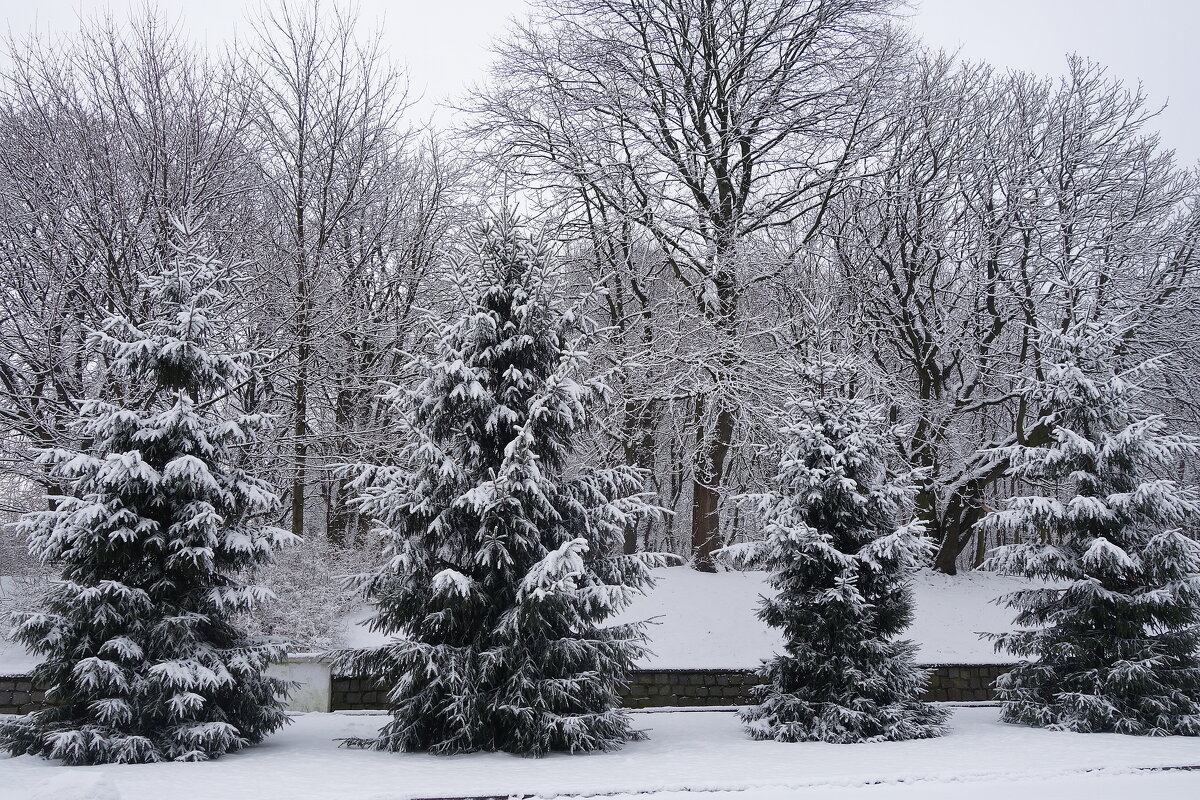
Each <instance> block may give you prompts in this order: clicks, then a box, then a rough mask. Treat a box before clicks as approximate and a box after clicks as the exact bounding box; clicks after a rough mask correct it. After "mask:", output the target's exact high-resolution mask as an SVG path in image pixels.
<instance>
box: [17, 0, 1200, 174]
mask: <svg viewBox="0 0 1200 800" xmlns="http://www.w3.org/2000/svg"><path fill="white" fill-rule="evenodd" d="M140 5H141V2H140V0H136V2H126V0H114V1H113V2H102V1H98V0H91V1H90V2H88V1H85V0H0V16H2V17H4V18H6V21H7V26H8V29H9V31H10V32H11V33H13V34H15V35H17V36H18V37H20V36H22V35H24V34H25V33H27V32H28V31H29V30H31V29H32V28H33V27H34V26H36V27H37V28H38V29H39V30H40V31H42V32H46V31H50V32H52V33H55V34H61V33H67V32H69V31H70V30H71V29H72V28H74V27H75V26H76V25H77V21H78V19H79V17H80V16H81V15H82V16H85V17H88V16H92V15H94V14H95V13H97V12H99V11H103V10H104V9H105V8H110V7H111V8H112V9H113V10H114V12H115V13H116V14H117V15H118V16H123V15H124V14H126V13H127V10H128V9H129V8H130V7H140ZM157 6H158V7H159V8H161V9H163V10H164V11H165V12H166V13H167V15H168V16H169V17H170V18H171V19H182V20H183V22H184V23H185V25H186V26H187V29H188V31H189V33H190V34H191V35H193V36H194V37H195V38H196V39H198V40H201V41H205V42H207V43H208V44H209V45H212V46H218V47H219V46H221V45H223V44H224V43H226V42H229V41H231V40H232V39H233V37H235V36H237V35H239V33H240V34H242V35H244V33H245V31H246V24H245V19H246V16H247V13H248V12H250V11H252V10H253V9H256V8H258V7H259V4H258V2H257V0H159V2H157ZM913 6H914V9H913V12H912V16H911V23H910V24H911V25H912V27H913V28H914V30H915V31H916V32H917V33H918V34H919V35H920V36H921V37H923V38H924V39H925V40H926V41H927V42H929V43H930V44H932V45H934V46H937V47H944V48H947V49H951V50H960V51H961V53H962V55H963V56H964V57H966V58H969V59H972V60H983V61H988V62H990V63H992V64H994V65H996V66H998V67H1002V68H1014V69H1025V70H1032V71H1034V72H1038V73H1050V74H1058V73H1061V72H1062V71H1063V67H1064V60H1065V55H1066V54H1067V53H1069V52H1076V53H1079V54H1080V55H1083V56H1087V57H1090V58H1092V59H1094V60H1096V61H1098V62H1100V63H1102V64H1105V65H1107V66H1108V67H1109V68H1110V69H1111V71H1112V73H1113V74H1114V75H1117V76H1119V77H1121V78H1122V79H1125V80H1128V81H1130V82H1134V81H1138V80H1141V81H1142V83H1143V84H1144V85H1145V88H1146V90H1147V92H1148V93H1149V95H1150V97H1151V99H1152V100H1153V101H1154V102H1155V103H1159V104H1161V103H1165V102H1168V101H1169V107H1168V108H1167V110H1166V111H1165V112H1164V113H1163V115H1162V116H1161V117H1160V118H1159V126H1160V128H1161V130H1162V133H1163V139H1164V142H1165V143H1166V144H1167V145H1168V146H1170V147H1174V148H1175V149H1176V150H1177V151H1178V152H1179V155H1180V157H1181V158H1182V159H1184V160H1186V161H1192V160H1195V159H1198V158H1200V140H1198V137H1197V131H1198V130H1200V42H1197V34H1198V33H1200V0H988V1H987V2H984V1H983V0H918V1H917V2H914V3H913ZM359 7H360V8H361V18H362V21H363V22H364V23H365V24H367V25H373V24H376V23H377V22H382V25H383V29H384V40H385V42H386V43H387V45H388V47H389V48H390V50H391V52H392V54H393V55H394V56H395V57H397V58H398V59H399V60H401V61H402V62H404V63H406V64H407V65H408V67H409V71H410V77H411V81H412V86H413V88H414V89H415V90H417V91H418V92H424V94H425V96H426V98H427V101H428V102H429V103H432V102H436V101H439V100H444V99H447V98H452V97H453V96H454V95H456V94H458V93H460V92H461V90H462V88H463V87H464V86H465V85H467V84H470V83H471V82H473V81H476V80H479V79H480V78H481V77H482V76H483V75H484V74H485V72H486V68H487V64H488V60H489V58H490V55H489V52H488V42H489V41H490V39H491V38H492V37H494V36H496V35H498V34H500V33H501V32H503V30H504V27H505V24H506V20H507V19H508V18H509V17H510V16H512V15H515V14H522V13H524V10H525V9H526V7H527V4H526V0H360V2H359Z"/></svg>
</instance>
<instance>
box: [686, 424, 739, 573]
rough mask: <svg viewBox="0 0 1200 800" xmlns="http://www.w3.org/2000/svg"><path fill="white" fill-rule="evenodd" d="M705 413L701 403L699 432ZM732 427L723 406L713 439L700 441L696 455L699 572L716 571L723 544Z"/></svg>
mask: <svg viewBox="0 0 1200 800" xmlns="http://www.w3.org/2000/svg"><path fill="white" fill-rule="evenodd" d="M702 413H703V403H698V404H697V415H696V416H697V420H696V422H697V429H698V430H699V429H700V427H701V422H700V417H701V415H702ZM733 426H734V417H733V412H732V411H730V410H729V409H728V408H725V407H723V406H722V407H720V408H718V409H717V418H716V421H715V426H714V430H713V435H712V437H711V438H709V439H708V440H707V441H701V445H700V447H699V448H697V451H696V463H695V475H694V477H693V482H692V568H693V569H695V570H698V571H700V572H716V571H717V567H716V563H715V562H714V561H713V551H714V550H716V549H717V548H718V547H719V546H720V544H721V507H720V500H721V492H720V488H721V479H722V477H723V475H724V473H725V460H726V457H727V456H728V455H729V448H730V444H731V443H732V440H733Z"/></svg>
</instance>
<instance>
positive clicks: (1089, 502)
mask: <svg viewBox="0 0 1200 800" xmlns="http://www.w3.org/2000/svg"><path fill="white" fill-rule="evenodd" d="M1123 334H1124V330H1123V328H1122V324H1121V323H1120V322H1119V321H1117V322H1111V323H1107V324H1081V325H1076V326H1075V327H1073V328H1072V329H1071V330H1070V331H1068V332H1067V333H1066V334H1058V335H1050V336H1049V337H1048V338H1049V341H1048V348H1053V349H1051V350H1050V352H1054V351H1055V350H1057V352H1059V353H1060V354H1061V357H1060V358H1059V359H1058V363H1056V364H1054V365H1053V366H1052V367H1051V368H1050V369H1048V370H1047V372H1046V375H1045V379H1044V380H1043V381H1042V382H1040V383H1038V384H1036V385H1034V386H1032V387H1031V388H1030V390H1029V392H1028V394H1029V401H1030V402H1031V404H1034V407H1040V408H1043V409H1045V413H1044V416H1043V417H1042V419H1041V424H1042V425H1043V426H1044V427H1046V428H1048V429H1050V430H1051V431H1052V434H1051V437H1050V441H1049V443H1048V444H1046V445H1045V446H1029V445H1018V446H1014V447H1010V448H1004V449H1003V450H1001V451H999V452H1001V453H1002V454H1003V455H1005V456H1007V457H1008V458H1009V459H1010V461H1011V463H1012V467H1011V474H1012V475H1014V476H1016V477H1018V478H1020V479H1021V480H1023V481H1025V482H1027V483H1029V484H1032V485H1034V486H1035V487H1036V488H1037V489H1038V490H1040V493H1039V494H1034V495H1030V496H1026V497H1017V498H1014V499H1012V500H1010V501H1009V503H1008V505H1007V508H1006V509H1004V510H1003V511H999V512H997V513H994V514H990V515H988V516H987V517H985V518H984V519H983V520H982V521H981V523H980V524H981V526H982V531H983V532H984V533H986V532H988V531H992V532H997V533H1002V534H1003V535H1005V536H1006V537H1011V540H1012V541H1018V542H1022V543H1020V544H1015V545H1009V546H1005V547H1000V548H997V549H996V551H995V552H994V553H993V554H992V556H991V557H990V558H989V560H988V561H987V562H986V563H985V567H986V568H990V569H993V570H997V571H1000V572H1004V573H1007V574H1012V575H1021V576H1024V577H1028V578H1036V579H1043V580H1046V581H1048V582H1050V585H1048V586H1044V587H1040V588H1031V589H1027V590H1024V591H1019V592H1014V593H1012V594H1010V595H1007V596H1006V597H1005V598H1003V600H1004V601H1005V602H1006V603H1007V605H1008V606H1010V607H1011V608H1013V609H1016V610H1017V612H1018V613H1017V616H1016V620H1015V622H1016V625H1018V626H1020V628H1022V629H1021V630H1015V631H1012V632H1009V633H1005V634H1002V635H994V636H993V638H994V639H995V641H996V647H997V649H998V650H1006V651H1008V652H1009V653H1012V654H1014V655H1017V656H1020V657H1022V658H1024V659H1028V660H1023V661H1021V662H1020V663H1019V664H1018V666H1017V667H1016V668H1015V669H1014V670H1012V671H1011V672H1009V673H1007V674H1006V675H1003V676H1001V678H1000V679H999V680H998V681H997V683H996V688H997V693H998V694H999V696H1000V698H1001V699H1002V700H1003V701H1004V706H1003V711H1002V718H1003V719H1004V720H1005V721H1007V722H1015V723H1024V724H1027V725H1034V726H1038V727H1046V728H1051V729H1055V730H1071V731H1078V732H1096V731H1108V732H1117V733H1128V734H1147V735H1167V734H1181V735H1188V736H1196V735H1200V544H1198V543H1197V542H1196V541H1194V540H1192V539H1189V538H1188V537H1187V536H1185V535H1184V534H1183V533H1182V532H1181V531H1180V530H1179V527H1180V526H1188V527H1190V528H1191V529H1192V530H1194V529H1195V524H1196V520H1197V513H1198V512H1200V505H1198V503H1197V494H1196V491H1195V490H1194V488H1193V487H1185V486H1181V485H1179V484H1178V483H1176V482H1174V481H1171V480H1166V479H1162V478H1158V477H1155V472H1156V471H1161V470H1163V469H1164V468H1166V469H1170V468H1171V467H1172V466H1173V465H1175V464H1177V463H1178V459H1179V458H1180V457H1181V456H1190V455H1194V454H1195V453H1196V452H1197V440H1195V439H1193V438H1191V437H1188V436H1182V435H1179V434H1173V433H1170V432H1168V431H1167V430H1166V426H1165V423H1164V420H1163V418H1162V417H1161V416H1159V415H1155V414H1149V413H1147V412H1146V411H1145V409H1144V408H1143V407H1142V406H1141V405H1140V398H1141V397H1142V395H1143V390H1142V388H1141V387H1140V386H1139V380H1140V378H1141V377H1142V376H1144V375H1145V374H1146V373H1147V372H1148V371H1150V370H1153V369H1155V368H1156V367H1157V362H1156V361H1147V362H1143V363H1141V364H1139V365H1137V366H1136V367H1134V368H1133V369H1130V370H1127V371H1121V370H1120V368H1119V367H1117V366H1116V365H1118V364H1120V362H1121V358H1120V348H1121V342H1122V340H1123V338H1124V336H1123Z"/></svg>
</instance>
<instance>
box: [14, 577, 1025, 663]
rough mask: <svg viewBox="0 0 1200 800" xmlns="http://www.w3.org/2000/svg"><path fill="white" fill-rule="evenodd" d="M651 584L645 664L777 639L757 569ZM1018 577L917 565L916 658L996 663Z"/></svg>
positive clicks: (632, 612)
mask: <svg viewBox="0 0 1200 800" xmlns="http://www.w3.org/2000/svg"><path fill="white" fill-rule="evenodd" d="M656 574H657V578H658V585H657V586H656V587H655V589H654V590H653V591H652V592H651V593H650V594H649V595H648V596H646V597H641V598H638V600H637V601H636V602H635V603H634V604H633V606H632V607H631V608H630V609H629V610H627V611H626V612H625V613H624V614H623V615H622V616H621V617H620V620H621V621H626V620H634V619H644V620H651V621H652V622H653V623H654V624H652V625H651V627H650V630H649V634H650V646H651V648H652V649H653V651H654V655H653V656H651V657H650V659H649V660H648V661H647V662H645V664H644V666H645V668H647V669H672V668H677V669H684V668H691V669H736V668H748V667H756V666H758V663H759V661H761V660H762V659H764V658H768V657H769V656H770V655H771V653H772V651H773V650H774V649H775V648H776V646H777V645H778V643H779V637H778V635H777V634H776V632H775V631H773V630H771V629H770V628H767V627H766V626H765V625H763V624H762V623H761V622H759V621H758V619H757V618H756V617H755V616H754V612H755V609H756V608H757V606H758V598H759V596H760V595H762V594H764V593H766V592H768V591H770V589H769V587H768V586H767V585H766V574H765V573H762V572H720V573H716V574H707V573H702V572H696V571H695V570H691V569H688V568H686V567H672V568H668V569H661V570H657V572H656ZM1028 585H1029V584H1028V582H1026V581H1024V580H1021V579H1019V578H1009V577H1004V576H1001V575H994V574H991V573H983V572H967V573H963V574H960V575H943V574H942V573H940V572H934V571H932V570H922V571H921V572H920V573H918V575H917V577H916V580H915V583H914V589H915V594H916V600H917V613H916V620H915V622H914V623H913V627H912V629H911V630H910V631H909V638H911V639H912V640H913V641H915V642H917V644H918V645H919V646H920V651H919V653H918V656H917V658H918V660H919V661H920V662H921V663H923V664H995V663H1003V662H1005V661H1008V660H1011V659H1009V658H1006V657H1005V656H1004V655H1003V654H997V653H995V651H994V650H993V649H992V646H991V644H990V643H988V642H984V641H981V640H980V639H979V636H978V633H979V632H980V631H992V632H999V631H1004V630H1007V629H1008V627H1009V625H1010V624H1011V619H1012V612H1011V611H1009V610H1008V609H1007V608H1004V607H1002V606H998V605H996V604H995V603H994V602H992V601H993V600H995V599H996V598H997V597H999V596H1001V595H1003V594H1005V593H1007V592H1011V591H1014V590H1016V589H1020V588H1023V587H1026V586H1028ZM365 617H366V611H365V610H364V611H362V612H359V613H358V614H355V615H352V616H351V617H350V618H348V619H347V620H346V623H345V630H344V632H343V635H342V639H343V644H344V645H346V646H351V647H360V646H366V645H371V644H377V643H379V642H380V641H382V639H381V637H379V636H378V635H376V634H373V633H371V632H370V631H367V630H366V629H365V628H362V627H360V626H358V625H357V624H356V623H357V622H359V621H361V620H362V619H364V618H365ZM33 663H34V661H33V658H32V657H30V656H29V655H28V654H27V653H25V652H24V651H23V650H21V649H20V648H19V647H18V646H17V645H16V644H13V643H11V642H8V641H5V640H4V639H3V638H0V674H3V673H5V672H24V671H25V670H27V669H28V668H29V667H30V666H32V665H33Z"/></svg>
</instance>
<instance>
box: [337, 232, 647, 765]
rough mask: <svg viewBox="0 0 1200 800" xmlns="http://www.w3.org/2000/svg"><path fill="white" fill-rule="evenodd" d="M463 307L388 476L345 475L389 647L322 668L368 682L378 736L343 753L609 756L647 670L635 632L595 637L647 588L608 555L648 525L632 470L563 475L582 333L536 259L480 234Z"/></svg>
mask: <svg viewBox="0 0 1200 800" xmlns="http://www.w3.org/2000/svg"><path fill="white" fill-rule="evenodd" d="M478 238H479V242H480V246H479V250H478V252H477V253H475V254H474V255H473V263H472V264H470V265H469V266H467V267H466V271H467V272H468V274H470V275H471V276H472V281H473V283H472V285H471V286H470V287H468V290H469V292H471V293H473V296H472V298H471V300H470V306H469V308H468V309H467V311H466V313H465V314H464V315H463V317H462V319H461V320H460V321H458V322H457V323H455V324H453V325H451V326H449V327H448V328H447V329H446V330H445V331H444V332H443V335H442V337H441V340H440V346H439V356H440V359H439V360H438V361H437V362H436V363H430V364H424V365H422V368H423V371H424V372H425V374H426V377H425V379H424V381H423V382H422V383H421V384H420V386H419V387H417V388H416V389H415V390H413V391H404V390H401V389H396V390H394V391H393V392H392V398H393V400H395V401H396V402H397V403H401V404H404V405H406V406H407V409H408V413H409V416H408V423H407V424H408V427H406V428H405V429H404V430H402V431H401V432H400V436H401V437H403V438H404V439H405V440H407V442H408V448H407V450H406V452H405V454H404V460H403V464H402V466H399V467H379V466H376V467H369V468H366V469H364V470H363V472H362V473H361V475H360V476H359V477H358V479H357V482H356V486H357V487H358V488H359V490H360V491H361V492H362V493H363V502H362V508H363V510H364V511H365V512H366V513H369V514H371V515H372V516H374V517H376V518H377V519H379V520H380V521H381V522H382V524H383V526H384V527H383V528H382V530H381V533H382V535H383V536H384V537H385V539H386V540H387V542H388V546H387V551H386V555H387V558H388V561H387V562H386V563H385V564H384V566H383V567H382V568H381V569H380V571H379V572H377V573H375V574H373V575H367V576H362V577H361V578H360V582H361V585H362V586H363V588H364V589H365V591H366V594H367V596H368V597H369V598H370V599H371V601H372V602H373V603H374V606H375V616H374V617H373V619H372V620H371V623H370V624H371V626H372V628H373V629H375V630H378V631H383V632H385V633H388V634H392V635H393V636H394V638H393V639H392V641H391V642H390V643H389V644H387V645H385V646H382V647H379V648H375V649H371V650H360V651H350V652H344V653H341V654H340V655H339V657H338V661H337V668H339V669H342V670H344V671H348V672H350V673H353V674H359V675H369V676H372V677H377V678H383V679H384V681H385V683H386V684H387V685H389V686H390V687H391V692H390V695H389V710H390V713H391V715H392V718H393V719H392V721H391V722H390V723H389V724H388V725H386V726H385V727H384V728H383V729H382V730H381V731H380V734H379V736H378V737H377V738H375V739H372V740H368V741H353V742H350V744H355V745H360V746H368V747H374V748H377V749H383V750H404V751H412V750H420V751H431V752H435V753H459V752H469V751H475V750H505V751H509V752H514V753H520V754H522V755H535V756H536V755H541V754H543V753H546V752H548V751H552V750H567V751H588V750H606V749H611V748H615V747H618V746H620V744H621V743H623V742H624V741H626V740H628V739H630V738H634V737H635V736H636V735H637V734H636V732H635V731H634V730H633V729H632V728H631V726H630V721H629V718H628V716H627V715H626V713H625V712H624V711H622V710H621V709H620V708H619V692H620V689H621V687H622V685H623V684H624V682H625V676H626V674H627V672H628V670H629V669H630V668H631V667H632V666H633V664H634V662H635V661H636V659H638V658H639V657H640V656H641V655H642V654H643V652H644V651H643V648H642V645H641V641H642V637H641V632H640V628H639V626H636V625H616V626H611V627H606V626H604V622H605V621H606V620H607V619H608V618H609V617H610V616H611V615H612V614H613V613H615V611H617V610H619V609H620V608H622V607H623V606H625V605H626V604H627V603H628V602H629V600H630V599H631V597H632V596H633V593H634V592H635V591H638V590H641V589H643V588H645V587H647V586H649V584H650V574H649V570H648V568H649V566H650V565H651V564H652V563H653V559H649V558H646V557H634V556H619V555H614V554H616V553H619V552H620V547H621V541H622V538H623V535H624V531H625V528H626V526H627V525H630V524H633V522H635V521H636V519H637V517H638V516H640V515H643V514H648V513H654V512H655V510H656V509H655V507H654V506H651V505H649V504H648V503H647V502H646V500H645V498H644V496H643V495H642V494H641V486H642V482H643V479H644V475H643V474H642V473H641V472H640V471H639V470H636V469H633V468H630V467H624V466H622V467H616V468H614V469H591V468H587V467H584V466H581V465H578V464H572V453H573V452H574V451H575V449H576V448H577V446H578V444H579V443H580V439H581V436H582V435H583V434H584V433H585V430H586V425H587V417H588V405H589V404H590V403H591V402H593V401H594V400H595V399H597V398H599V397H600V396H602V395H603V394H604V393H605V392H606V387H605V386H604V384H603V383H602V382H600V381H588V382H579V381H577V380H576V379H575V378H574V377H573V376H574V375H575V374H576V372H577V371H578V369H579V366H580V365H581V363H582V360H583V354H582V353H580V352H578V351H577V350H576V348H575V347H573V346H572V345H571V343H569V342H568V341H567V336H568V335H569V334H570V332H571V331H572V330H573V329H576V328H578V327H579V326H580V325H581V324H582V322H583V321H581V320H577V319H576V318H575V317H574V316H573V315H572V314H569V313H567V312H564V311H562V310H560V309H559V308H558V307H557V305H556V304H555V303H554V302H553V299H552V297H551V296H550V295H551V290H550V287H549V286H548V285H547V275H546V273H545V270H546V267H545V255H544V253H543V252H541V250H540V249H539V248H538V246H537V245H535V244H534V243H533V242H531V241H530V240H529V239H527V238H526V237H525V236H524V235H523V233H522V232H521V231H520V229H519V228H518V227H517V226H516V225H515V224H514V223H513V222H512V221H511V220H510V219H507V218H505V219H502V220H501V221H500V222H499V223H497V224H496V225H494V226H489V227H487V228H485V229H484V230H482V231H481V232H480V233H479V234H478Z"/></svg>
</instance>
